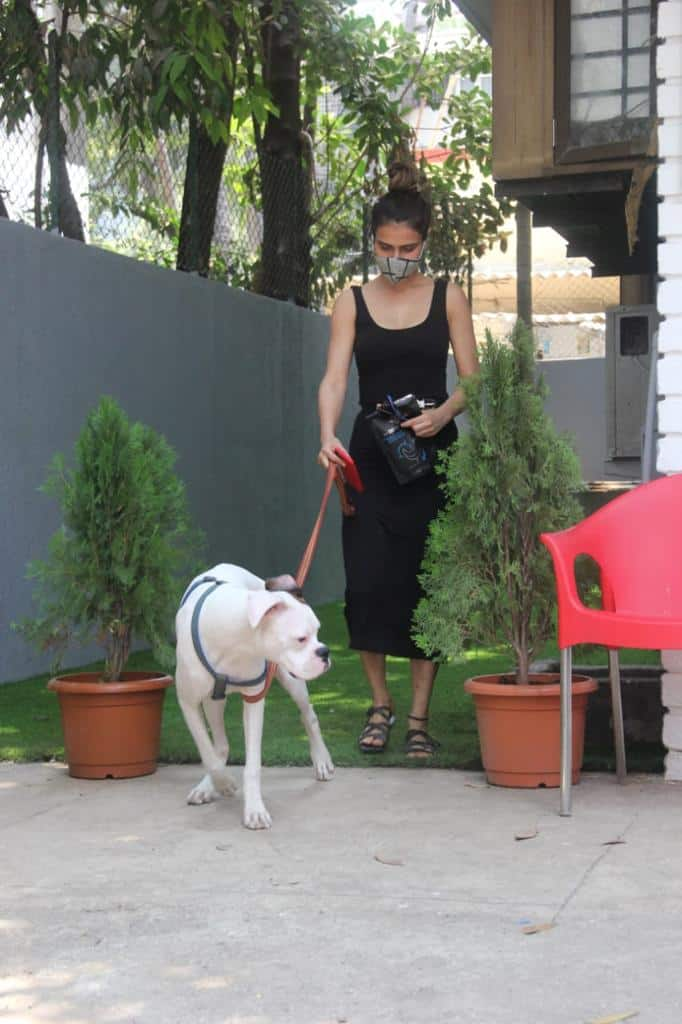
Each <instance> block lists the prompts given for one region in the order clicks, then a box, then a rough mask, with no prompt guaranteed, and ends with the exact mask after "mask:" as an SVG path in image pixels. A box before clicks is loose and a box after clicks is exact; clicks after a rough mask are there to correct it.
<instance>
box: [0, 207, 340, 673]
mask: <svg viewBox="0 0 682 1024" xmlns="http://www.w3.org/2000/svg"><path fill="white" fill-rule="evenodd" d="M0 267H1V268H2V271H1V273H0V310H1V311H2V320H1V326H0V342H1V346H0V436H1V437H2V442H3V443H2V455H1V459H0V479H1V486H2V495H3V508H4V515H3V522H2V529H1V530H0V558H1V565H2V572H1V573H0V636H1V637H2V643H1V645H0V680H7V679H17V678H23V677H25V676H28V675H30V674H32V673H34V672H37V671H40V670H42V669H43V668H46V667H47V666H48V661H49V659H46V658H44V657H40V656H38V655H36V654H35V653H34V652H33V651H32V650H31V649H30V648H28V647H27V646H26V644H25V643H24V641H23V640H22V639H21V638H20V637H18V636H16V635H14V634H12V633H11V632H10V630H9V623H10V622H11V621H12V620H14V619H17V618H19V617H21V616H22V615H25V614H30V611H31V599H30V585H29V583H28V582H27V581H26V580H25V566H26V562H27V561H28V559H29V558H34V557H42V556H43V555H44V553H45V550H46V545H47V541H48V538H49V537H50V535H51V534H52V533H53V531H54V530H55V529H56V528H57V526H58V522H59V520H58V510H57V507H56V505H55V504H54V502H52V501H51V500H50V499H48V498H47V497H45V496H44V495H42V494H38V493H37V488H38V487H39V485H40V484H41V483H42V481H43V480H44V478H45V472H46V468H47V465H48V463H49V461H50V459H51V457H52V455H53V453H54V452H55V451H63V452H70V451H71V447H72V445H73V442H74V441H75V439H76V436H77V434H78V432H79V430H80V428H81V426H82V423H83V420H84V418H85V416H86V414H87V412H88V411H89V409H90V408H91V407H92V406H93V405H94V404H95V403H96V402H97V400H98V398H99V397H100V395H102V394H110V395H113V396H114V397H115V398H116V399H118V401H119V402H120V403H121V404H122V405H123V407H124V408H125V410H126V411H127V413H128V414H129V415H130V416H131V417H133V418H134V419H140V420H143V421H144V422H146V423H148V424H150V425H151V426H153V427H154V428H156V429H157V430H160V431H162V432H163V433H164V434H165V436H166V437H167V438H168V440H169V441H170V443H171V444H172V445H173V446H174V448H175V449H176V451H177V453H178V470H179V473H180V475H181V476H182V478H183V479H184V480H185V482H186V484H187V488H188V492H189V496H190V502H191V507H192V511H193V514H194V519H195V522H196V523H197V525H199V526H201V527H202V528H203V529H204V530H205V532H206V533H207V536H208V541H209V554H208V564H209V565H210V564H213V563H214V562H218V561H227V562H236V563H237V564H241V565H245V566H247V567H248V568H249V569H251V570H252V571H253V572H255V573H257V574H259V575H263V576H267V575H271V574H274V573H280V572H287V571H290V572H294V571H295V570H296V567H297V565H298V561H299V559H300V556H301V554H302V550H303V547H304V545H305V542H306V540H307V538H308V535H309V532H310V529H311V527H312V523H313V521H314V518H315V515H316V514H317V509H318V506H319V500H320V495H321V490H322V486H323V483H324V474H323V472H322V470H321V469H319V467H318V466H317V465H316V463H315V455H316V453H317V450H318V441H319V431H318V425H317V413H316V392H317V385H318V383H319V380H320V377H321V375H322V372H323V368H324V363H325V359H326V348H327V339H328V329H329V328H328V320H327V318H326V317H324V316H321V315H319V314H315V313H311V312H308V311H306V310H301V309H298V308H296V307H294V306H290V305H287V304H284V303H281V302H275V301H274V300H270V299H265V298H261V297H258V296H254V295H250V294H247V293H245V292H240V291H235V290H231V289H229V288H226V287H225V286H224V285H221V284H217V283H214V282H210V281H204V280H202V279H199V278H196V277H192V276H189V275H186V274H177V273H174V272H172V271H167V270H162V269H159V268H157V267H153V266H149V265H146V264H143V263H137V262H134V261H132V260H129V259H126V258H124V257H120V256H116V255H113V254H111V253H106V252H103V251H101V250H99V249H95V248H91V247H85V246H83V245H80V244H79V243H77V242H71V241H68V240H66V239H62V238H57V237H54V236H52V235H49V234H47V233H44V232H39V231H34V230H32V229H31V228H27V227H24V226H23V225H19V224H14V223H10V222H8V221H6V220H1V219H0ZM356 391H357V389H356V387H355V386H354V383H352V385H351V387H350V388H349V401H348V410H347V412H346V414H345V419H344V422H343V423H342V426H341V433H342V434H343V436H344V437H346V436H348V431H349V424H350V416H351V415H352V407H353V405H354V404H355V402H356ZM339 519H340V515H339V511H338V502H337V500H336V497H335V495H332V500H331V501H330V506H329V514H328V517H327V520H326V523H325V528H324V533H323V535H322V538H321V540H320V545H319V547H318V551H317V555H316V558H315V561H314V564H313V567H312V569H311V573H310V577H309V584H308V587H307V591H308V596H309V598H310V600H311V601H312V602H322V601H327V600H331V599H334V598H337V597H338V596H339V594H340V593H341V592H342V589H343V583H342V580H343V566H342V561H341V554H340V542H339ZM69 660H70V662H71V663H72V664H73V663H75V662H78V661H79V660H80V661H82V660H83V652H82V651H81V652H77V653H75V654H74V656H73V657H71V658H70V659H69Z"/></svg>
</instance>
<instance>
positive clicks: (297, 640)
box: [175, 565, 334, 828]
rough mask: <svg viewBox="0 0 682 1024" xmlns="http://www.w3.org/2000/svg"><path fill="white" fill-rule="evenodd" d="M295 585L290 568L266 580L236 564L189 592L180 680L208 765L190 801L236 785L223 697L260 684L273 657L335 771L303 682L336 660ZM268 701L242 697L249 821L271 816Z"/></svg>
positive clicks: (325, 766)
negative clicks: (264, 778)
mask: <svg viewBox="0 0 682 1024" xmlns="http://www.w3.org/2000/svg"><path fill="white" fill-rule="evenodd" d="M280 587H281V588H282V589H276V588H280ZM295 588H296V583H295V581H294V580H293V579H292V577H291V576H282V577H278V578H276V579H274V580H268V581H267V583H266V582H265V581H264V580H261V579H259V578H258V577H257V576H254V575H253V574H252V573H250V572H248V571H247V570H246V569H241V568H239V566H237V565H216V566H214V568H213V569H208V570H207V571H206V572H205V573H202V575H201V576H197V577H196V578H195V579H194V580H192V582H191V583H190V585H189V587H188V588H187V590H186V591H185V596H184V597H183V600H182V604H181V605H180V609H179V611H178V614H177V617H176V620H175V628H176V636H177V667H176V675H175V686H176V690H177V695H178V701H179V703H180V707H181V708H182V712H183V714H184V716H185V721H186V722H187V727H188V728H189V731H190V732H191V734H192V736H193V738H194V742H195V743H196V745H197V748H198V750H199V754H200V756H201V761H202V764H203V766H204V769H205V770H206V775H205V776H204V778H203V779H202V780H201V782H200V783H199V784H198V785H197V786H195V787H194V789H193V790H192V791H191V793H190V794H189V796H188V797H187V802H188V803H190V804H204V803H209V802H210V801H211V800H216V799H217V798H218V797H219V796H221V795H222V796H229V795H230V794H232V793H234V791H235V789H236V786H235V783H234V781H233V779H232V778H231V776H230V775H229V773H228V772H227V769H226V767H225V763H226V761H227V758H228V754H229V743H228V740H227V736H226V734H225V720H224V712H225V698H226V696H227V695H228V694H229V693H248V694H258V693H260V692H262V690H263V685H264V681H265V671H266V662H268V661H271V662H274V663H276V665H277V678H278V679H279V681H280V682H281V684H282V686H284V688H285V690H287V691H288V693H289V694H290V695H291V696H292V697H293V699H294V701H295V702H296V704H297V705H298V707H299V708H300V711H301V717H302V720H303V725H304V726H305V730H306V732H307V734H308V739H309V741H310V755H311V758H312V762H313V767H314V769H315V775H316V777H317V778H318V779H320V780H322V781H326V780H327V779H329V778H330V777H331V775H332V773H333V771H334V765H333V762H332V759H331V756H330V754H329V751H328V750H327V747H326V745H325V742H324V740H323V739H322V733H321V732H320V726H319V723H318V720H317V716H316V715H315V712H314V710H313V708H312V707H311V704H310V700H309V698H308V688H307V686H306V683H305V680H306V679H315V678H317V676H320V675H322V673H323V672H326V671H327V670H328V669H329V668H330V667H331V660H330V657H329V648H328V647H325V646H324V644H322V643H321V642H320V641H319V640H318V638H317V631H318V629H319V628H320V623H319V620H318V619H317V617H316V615H315V614H314V612H313V610H312V608H310V606H309V605H307V604H305V602H303V601H301V600H299V599H298V598H297V597H295V596H294V595H293V594H292V593H291V592H288V591H291V590H295ZM264 704H265V701H264V700H260V701H258V702H256V703H247V702H246V701H244V702H243V706H244V743H245V748H246V764H245V767H244V819H243V820H244V824H245V825H246V827H247V828H269V827H270V825H271V824H272V819H271V818H270V815H269V814H268V811H267V809H266V807H265V804H264V803H263V799H262V796H261V787H260V771H261V738H262V734H263V709H264ZM202 708H203V711H204V715H205V716H206V717H205V719H204V715H202V713H201V709H202ZM206 722H208V725H209V726H210V729H211V735H212V739H211V736H209V733H208V730H207V728H206Z"/></svg>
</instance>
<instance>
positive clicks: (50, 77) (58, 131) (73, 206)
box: [36, 11, 85, 242]
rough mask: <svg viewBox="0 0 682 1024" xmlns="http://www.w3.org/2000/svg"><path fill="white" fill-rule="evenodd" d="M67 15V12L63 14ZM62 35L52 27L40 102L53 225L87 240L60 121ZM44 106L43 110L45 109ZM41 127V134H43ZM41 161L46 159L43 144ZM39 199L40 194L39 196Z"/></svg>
mask: <svg viewBox="0 0 682 1024" xmlns="http://www.w3.org/2000/svg"><path fill="white" fill-rule="evenodd" d="M63 16H64V17H65V18H66V17H67V13H66V11H65V12H64V15H63ZM59 46H60V43H59V36H58V34H57V31H56V29H52V31H51V32H50V34H49V36H48V73H47V101H46V103H45V104H44V106H43V105H42V104H38V103H36V109H37V110H38V112H39V113H40V116H41V122H42V126H44V129H45V138H46V142H47V156H48V161H49V165H50V228H51V229H54V228H56V229H57V230H58V231H59V232H60V233H61V234H62V235H64V236H65V237H66V238H73V239H75V240H76V241H78V242H84V241H85V231H84V230H83V221H82V219H81V214H80V210H79V209H78V203H77V202H76V200H75V198H74V194H73V192H72V190H71V182H70V180H69V170H68V166H67V163H66V132H65V131H64V129H63V127H62V124H61V120H60V101H59V100H60V68H61V60H60V55H59ZM41 106H42V107H43V109H41ZM42 126H41V136H42ZM37 161H38V162H40V161H42V154H41V151H40V145H39V146H38V156H37ZM36 201H38V197H36Z"/></svg>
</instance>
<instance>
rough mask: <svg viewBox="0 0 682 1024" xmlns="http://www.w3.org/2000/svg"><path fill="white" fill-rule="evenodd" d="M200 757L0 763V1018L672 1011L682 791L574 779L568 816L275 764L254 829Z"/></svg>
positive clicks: (558, 1017) (278, 1018)
mask: <svg viewBox="0 0 682 1024" xmlns="http://www.w3.org/2000/svg"><path fill="white" fill-rule="evenodd" d="M240 773H241V769H238V768H237V769H235V774H237V775H239V774H240ZM199 774H200V769H199V767H198V766H170V767H161V768H160V769H159V771H158V772H157V773H156V775H153V776H149V777H147V778H143V779H134V780H128V781H106V782H88V781H79V780H76V779H71V778H69V777H68V775H67V774H66V770H65V769H64V767H63V766H62V765H55V764H43V765H11V764H0V822H1V824H2V827H1V833H0V882H1V887H0V892H1V897H0V899H1V903H0V1021H3V1022H4V1024H95V1022H96V1024H109V1022H111V1024H114V1022H123V1024H289V1022H291V1024H293V1022H296V1024H342V1022H347V1024H370V1022H376V1021H380V1022H384V1021H385V1022H410V1024H412V1022H415V1024H416V1022H422V1021H425V1022H431V1021H433V1022H436V1021H438V1022H456V1024H545V1022H546V1024H583V1022H585V1021H594V1020H600V1019H602V1018H606V1019H608V1018H609V1017H611V1016H613V1015H618V1014H625V1013H628V1012H634V1011H638V1015H637V1016H636V1017H631V1018H630V1019H631V1020H634V1021H636V1022H637V1024H679V1022H680V1021H681V1020H682V970H681V969H680V959H681V957H682V813H681V810H682V788H680V787H679V786H674V785H670V784H666V783H664V782H663V781H662V780H661V779H660V778H657V777H656V778H654V777H649V776H645V777H643V776H639V777H636V778H631V779H630V780H629V781H628V784H627V785H626V786H625V787H619V786H618V785H617V784H616V783H615V781H614V779H613V777H611V776H606V775H592V776H586V777H585V778H584V779H583V782H582V783H581V785H580V786H579V787H578V788H577V789H576V791H575V795H574V816H573V817H572V818H570V819H562V818H559V817H558V815H557V806H558V793H557V792H556V791H553V790H536V791H522V790H503V789H495V788H492V787H488V786H486V785H485V782H484V779H483V777H482V776H481V775H479V774H476V773H467V772H455V771H445V770H432V769H424V768H415V769H414V770H409V769H393V768H387V769H382V768H380V767H368V768H367V769H345V770H337V774H336V777H335V778H334V779H333V780H332V781H331V782H329V783H319V782H316V781H315V780H314V779H313V777H312V771H310V770H305V769H299V768H290V769H283V768H272V769H265V770H264V780H263V782H264V784H263V790H264V796H265V801H266V804H267V805H268V808H269V810H270V811H271V813H272V814H273V817H274V826H273V828H272V830H271V831H269V832H248V831H247V830H246V829H244V828H242V826H241V825H240V809H241V804H240V800H239V798H235V799H231V800H224V801H221V802H220V803H216V804H212V805H210V806H206V807H189V806H187V804H185V802H184V801H185V797H186V794H187V792H188V791H189V789H190V788H191V786H192V785H193V784H194V783H195V782H196V781H197V779H198V777H199ZM517 836H528V837H530V838H516V837H517ZM529 926H531V927H533V926H538V927H539V930H538V931H536V932H535V933H533V934H528V933H527V932H526V931H524V929H527V928H528V927H529ZM615 1019H620V1018H616V1017H615V1016H614V1020H615Z"/></svg>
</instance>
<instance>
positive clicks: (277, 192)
mask: <svg viewBox="0 0 682 1024" xmlns="http://www.w3.org/2000/svg"><path fill="white" fill-rule="evenodd" d="M278 14H279V19H280V25H279V26H278V25H277V24H275V22H274V20H273V16H272V15H273V11H272V4H269V3H266V4H264V6H263V8H262V17H263V22H262V30H261V36H262V45H263V80H264V83H265V85H266V87H267V88H268V90H269V92H270V95H271V96H272V100H273V103H274V104H275V106H276V107H277V108H278V110H279V117H275V116H274V115H272V114H269V115H268V119H267V123H266V126H265V132H264V133H263V140H262V144H261V147H260V151H259V164H260V172H261V193H262V199H263V244H262V252H261V272H260V283H261V287H260V290H261V291H262V293H263V294H265V295H270V296H272V297H273V298H277V299H285V300H288V301H290V302H295V303H297V304H298V305H300V306H307V305H308V304H309V295H310V272H311V265H310V197H309V189H308V187H307V171H306V168H305V166H304V158H303V151H302V145H301V131H302V125H301V109H300V90H301V62H300V26H299V15H298V10H297V5H296V3H295V2H294V0H283V2H282V4H281V8H280V9H279V11H278Z"/></svg>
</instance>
